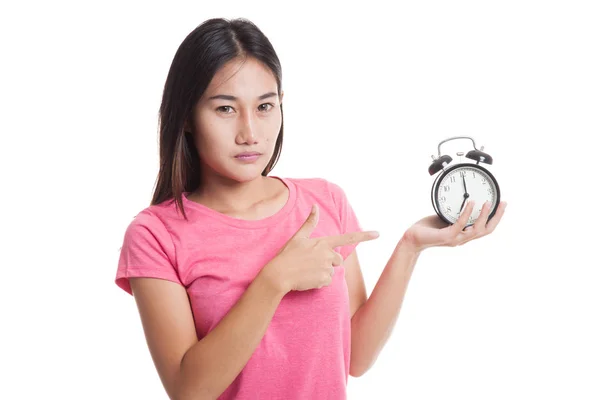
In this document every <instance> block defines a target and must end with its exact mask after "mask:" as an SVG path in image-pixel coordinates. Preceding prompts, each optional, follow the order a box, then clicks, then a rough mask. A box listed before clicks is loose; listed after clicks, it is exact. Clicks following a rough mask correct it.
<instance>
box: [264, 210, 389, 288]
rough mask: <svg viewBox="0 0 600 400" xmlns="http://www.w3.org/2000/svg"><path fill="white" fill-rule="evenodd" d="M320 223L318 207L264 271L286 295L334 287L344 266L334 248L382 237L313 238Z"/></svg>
mask: <svg viewBox="0 0 600 400" xmlns="http://www.w3.org/2000/svg"><path fill="white" fill-rule="evenodd" d="M318 221H319V209H318V207H317V205H316V204H315V205H314V206H313V207H312V210H311V212H310V215H309V216H308V218H307V219H306V221H305V222H304V223H303V224H302V226H301V227H300V229H298V231H297V232H296V233H295V234H294V236H292V237H291V238H290V240H288V241H287V243H286V244H285V245H284V246H283V247H282V248H281V249H280V250H279V252H278V253H277V255H276V256H275V257H274V258H273V259H272V260H271V261H269V263H267V265H265V266H264V267H263V269H262V270H261V274H262V276H264V277H265V278H266V279H267V280H268V281H269V282H270V283H271V284H272V285H274V287H275V288H276V289H277V290H278V291H281V293H283V294H285V293H287V292H289V291H291V290H309V289H318V288H321V287H323V286H328V285H330V284H331V281H332V277H333V273H334V269H333V267H334V266H339V265H341V264H342V262H343V259H342V256H341V255H340V254H339V253H337V252H336V251H335V250H334V248H336V247H338V246H346V245H350V244H355V243H360V242H364V241H368V240H373V239H376V238H377V237H379V234H378V233H377V232H375V231H367V232H350V233H345V234H342V235H335V236H325V237H319V238H311V237H310V235H311V234H312V232H313V230H314V229H315V227H316V226H317V222H318Z"/></svg>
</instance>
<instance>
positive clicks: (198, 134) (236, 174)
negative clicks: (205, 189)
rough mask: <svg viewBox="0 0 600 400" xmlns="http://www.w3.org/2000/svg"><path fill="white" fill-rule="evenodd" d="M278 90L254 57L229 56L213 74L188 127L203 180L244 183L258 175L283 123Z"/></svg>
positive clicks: (270, 152)
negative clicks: (190, 128) (233, 57)
mask: <svg viewBox="0 0 600 400" xmlns="http://www.w3.org/2000/svg"><path fill="white" fill-rule="evenodd" d="M277 89H278V88H277V81H276V80H275V77H274V75H273V73H272V72H271V70H270V69H268V68H267V67H265V66H264V65H263V64H261V63H260V62H259V61H257V60H256V59H254V58H247V59H246V61H245V62H243V63H242V61H241V60H239V59H235V60H232V61H230V62H229V63H227V64H225V65H224V66H223V67H222V68H221V69H220V70H219V71H218V72H217V73H216V74H215V76H214V77H213V79H212V81H211V82H210V84H209V86H208V88H207V90H206V92H205V93H204V95H203V96H202V98H201V99H200V100H199V101H198V103H197V105H196V107H195V109H194V113H193V124H194V126H193V129H192V130H191V131H192V133H193V135H194V142H195V144H196V149H197V150H198V154H199V156H200V160H201V163H202V170H203V174H204V175H205V176H203V179H206V178H210V176H206V175H207V174H209V175H218V176H220V177H224V178H226V179H231V180H235V181H239V182H245V181H250V180H253V179H255V178H257V177H259V176H260V174H261V173H262V171H263V170H264V169H265V167H266V166H267V164H268V163H269V160H270V159H271V156H272V155H273V152H274V149H275V141H276V140H277V135H278V134H279V130H280V128H281V123H282V116H281V108H280V104H281V99H282V98H283V94H282V96H281V98H280V97H279V95H278V94H277ZM243 153H259V155H258V156H254V157H242V156H241V154H243Z"/></svg>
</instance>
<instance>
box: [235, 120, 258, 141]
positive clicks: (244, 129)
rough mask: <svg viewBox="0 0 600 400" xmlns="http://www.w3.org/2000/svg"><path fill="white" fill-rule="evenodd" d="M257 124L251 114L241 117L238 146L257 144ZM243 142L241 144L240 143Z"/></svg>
mask: <svg viewBox="0 0 600 400" xmlns="http://www.w3.org/2000/svg"><path fill="white" fill-rule="evenodd" d="M255 130H256V123H255V121H254V117H253V116H252V115H251V113H244V114H243V115H242V116H241V117H240V126H239V130H238V135H237V141H238V144H242V143H249V144H254V143H256V131H255ZM240 142H241V143H240Z"/></svg>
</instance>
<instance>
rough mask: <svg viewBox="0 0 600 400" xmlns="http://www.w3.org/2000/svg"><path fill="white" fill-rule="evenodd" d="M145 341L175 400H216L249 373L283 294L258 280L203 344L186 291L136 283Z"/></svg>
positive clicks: (143, 280)
mask: <svg viewBox="0 0 600 400" xmlns="http://www.w3.org/2000/svg"><path fill="white" fill-rule="evenodd" d="M130 282H131V288H132V291H133V293H134V296H135V299H136V303H137V306H138V310H139V312H140V317H141V321H142V326H143V328H144V333H145V336H146V341H147V344H148V347H149V350H150V353H151V356H152V359H153V361H154V364H155V366H156V369H157V371H158V374H159V376H160V379H161V381H162V384H163V386H164V388H165V390H166V392H167V394H168V395H169V397H170V398H171V399H175V400H187V399H194V400H196V399H215V398H217V397H218V396H219V395H220V394H221V393H223V392H224V391H225V390H226V389H227V387H228V386H229V385H230V384H231V383H232V382H233V381H234V379H235V378H236V377H237V375H238V374H239V373H240V372H241V370H242V369H243V368H244V366H245V365H246V363H247V362H248V360H249V359H250V357H251V356H252V354H253V352H254V351H255V349H256V347H257V346H258V344H259V343H260V341H261V340H262V338H263V336H264V334H265V332H266V330H267V327H268V325H269V323H270V322H271V320H272V318H273V315H274V314H275V311H276V309H277V306H278V305H279V303H280V301H281V299H282V298H283V296H284V293H283V292H281V291H280V290H278V289H276V288H275V287H274V286H273V285H271V284H269V282H270V281H268V280H267V279H263V278H262V275H261V274H259V275H258V276H257V277H256V278H255V279H254V281H253V282H252V283H251V284H250V285H249V287H248V289H247V290H246V291H245V292H244V294H243V295H242V297H241V298H240V299H239V300H238V302H237V303H236V304H235V305H234V306H233V307H232V308H231V310H229V312H228V313H227V314H226V315H225V317H223V319H222V320H221V321H220V322H219V324H218V325H217V326H216V327H215V328H214V329H213V330H211V331H210V332H209V333H208V334H207V335H206V336H205V337H204V338H202V340H200V341H198V340H197V336H196V331H195V325H194V318H193V314H192V311H191V307H190V304H189V300H188V296H187V293H186V291H185V289H184V288H183V287H182V286H181V285H178V284H176V283H173V282H169V281H166V280H161V279H152V278H131V279H130Z"/></svg>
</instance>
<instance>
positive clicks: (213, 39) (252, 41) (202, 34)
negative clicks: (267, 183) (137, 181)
mask: <svg viewBox="0 0 600 400" xmlns="http://www.w3.org/2000/svg"><path fill="white" fill-rule="evenodd" d="M248 57H253V58H255V59H257V60H258V61H260V62H262V63H263V64H264V65H265V66H266V67H268V68H269V69H270V70H271V71H272V72H273V75H274V76H275V79H276V80H277V91H278V94H279V95H280V96H281V91H282V88H281V64H280V62H279V58H278V57H277V54H276V53H275V50H274V49H273V46H272V45H271V42H270V41H269V39H268V38H267V37H266V36H265V35H264V34H263V32H262V31H261V30H260V29H259V28H258V27H257V26H256V25H255V24H254V23H252V22H251V21H248V20H247V19H243V18H238V19H233V20H227V19H223V18H213V19H209V20H206V21H205V22H203V23H202V24H200V25H198V26H197V27H196V29H194V30H193V31H192V32H190V33H189V34H188V36H187V37H186V38H185V39H184V40H183V42H182V43H181V45H180V46H179V48H178V49H177V52H176V53H175V56H174V57H173V62H172V63H171V68H170V69H169V73H168V75H167V79H166V82H165V87H164V91H163V96H162V102H161V105H160V111H159V130H160V138H159V142H160V144H159V147H160V152H159V156H160V167H159V172H158V176H157V179H156V186H155V189H154V195H153V197H152V202H151V205H156V204H160V203H162V202H164V201H165V200H170V199H174V200H175V202H176V205H177V209H179V210H180V211H181V212H182V214H183V216H184V218H185V219H186V220H187V216H186V214H185V210H184V207H183V201H182V195H183V192H187V191H194V190H196V189H197V188H198V187H199V186H200V184H201V183H202V182H201V174H200V165H201V164H200V159H199V157H198V152H197V150H196V147H194V142H193V138H192V136H191V135H190V134H186V132H185V131H184V129H185V128H184V127H185V123H186V121H188V120H190V118H191V116H192V112H193V109H194V106H195V105H196V103H197V102H198V101H199V100H200V98H201V97H202V95H203V94H204V91H205V90H206V88H207V87H208V85H209V83H210V82H211V80H212V78H213V76H214V75H215V73H216V72H217V71H218V70H219V69H220V68H221V67H222V66H223V65H224V64H226V63H227V62H228V61H230V60H232V59H234V58H242V59H245V58H248ZM281 107H282V108H281V114H282V123H281V129H280V131H279V135H278V137H277V141H276V142H275V151H274V152H273V156H272V157H271V160H269V163H268V164H267V166H266V168H265V169H264V171H263V172H262V175H263V176H267V174H268V173H269V172H270V171H271V170H272V169H273V167H274V166H275V164H276V163H277V160H278V159H279V155H280V154H281V147H282V143H283V106H281Z"/></svg>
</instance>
